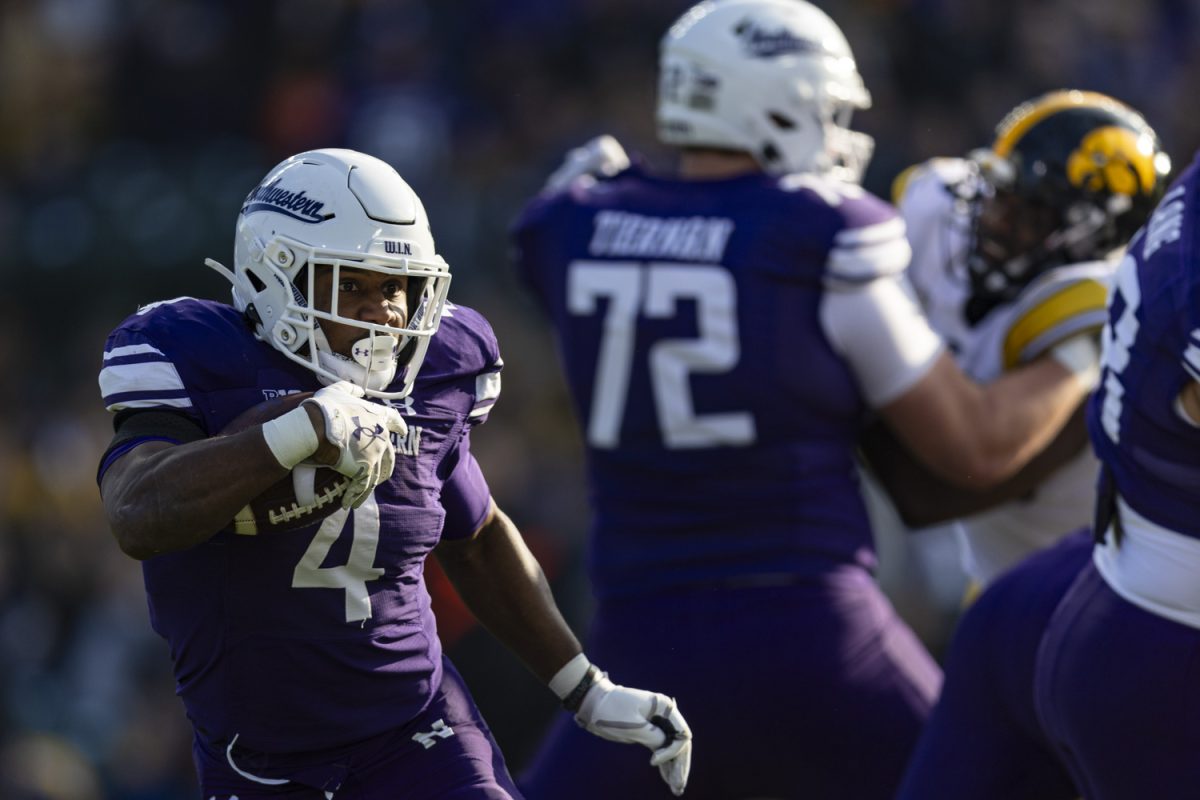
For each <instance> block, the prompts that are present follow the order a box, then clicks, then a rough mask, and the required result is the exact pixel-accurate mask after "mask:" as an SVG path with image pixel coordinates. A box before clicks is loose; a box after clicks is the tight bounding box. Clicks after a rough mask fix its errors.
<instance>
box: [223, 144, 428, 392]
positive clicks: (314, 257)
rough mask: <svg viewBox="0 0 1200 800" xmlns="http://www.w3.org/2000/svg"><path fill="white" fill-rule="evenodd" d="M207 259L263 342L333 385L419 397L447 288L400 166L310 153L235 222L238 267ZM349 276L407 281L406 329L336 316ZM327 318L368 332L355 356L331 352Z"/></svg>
mask: <svg viewBox="0 0 1200 800" xmlns="http://www.w3.org/2000/svg"><path fill="white" fill-rule="evenodd" d="M205 263H206V264H208V265H209V266H210V267H212V268H213V269H216V270H217V271H218V272H220V273H221V274H222V275H224V276H225V277H226V278H228V279H229V281H230V282H231V283H232V284H233V303H234V305H235V306H236V307H237V308H238V309H239V310H241V311H244V312H245V313H246V314H247V315H248V316H249V318H250V319H251V320H252V321H253V322H254V326H255V328H254V329H255V333H256V334H257V335H258V337H259V338H260V339H262V340H263V341H265V342H267V343H269V344H270V345H271V346H272V347H274V348H275V349H276V350H278V351H279V352H281V353H283V354H284V355H285V356H287V357H288V358H290V359H291V360H293V361H295V362H297V363H299V364H301V365H303V366H304V367H307V368H308V369H310V370H312V371H313V372H315V373H316V374H317V377H318V378H319V379H320V380H321V382H322V383H324V384H326V385H328V384H330V383H335V382H337V381H340V380H348V381H351V382H353V383H355V384H357V385H359V386H361V387H362V388H363V390H364V391H365V392H366V393H367V394H368V395H371V396H373V397H382V398H392V399H398V398H402V397H405V396H407V395H408V393H409V392H411V391H412V387H413V382H414V381H415V380H416V376H417V371H418V370H419V369H420V366H421V362H422V361H423V360H424V359H425V352H426V350H427V349H428V348H429V340H430V337H432V336H433V334H434V333H435V332H436V331H437V328H438V323H439V322H440V321H441V318H442V310H443V308H444V306H445V302H446V290H447V288H448V287H449V284H450V267H449V266H448V265H447V264H446V262H445V261H444V260H443V259H442V257H441V256H439V255H437V253H436V252H435V250H434V244H433V235H432V234H431V232H430V230H429V219H428V217H427V216H426V215H425V208H424V206H422V204H421V199H420V198H419V197H417V195H416V193H415V192H414V191H413V190H412V189H411V188H410V187H409V185H408V184H407V183H405V182H404V180H403V179H402V178H401V177H400V176H399V175H398V174H397V173H396V170H394V169H392V168H391V167H390V166H388V165H387V164H386V163H384V162H383V161H380V160H379V159H377V158H374V157H373V156H368V155H365V154H363V153H359V152H356V151H353V150H336V149H326V150H311V151H308V152H305V153H300V154H299V155H295V156H292V157H291V158H289V159H287V160H286V161H284V162H282V163H280V164H279V165H277V166H276V167H275V168H274V169H272V170H271V171H270V172H269V173H267V176H266V177H265V178H263V180H262V182H261V183H260V184H259V185H258V186H256V187H255V188H254V190H253V191H251V192H250V194H249V195H248V196H247V197H246V202H245V204H244V205H243V206H242V210H241V212H240V213H239V214H238V222H237V233H236V237H235V241H234V248H233V270H232V271H231V270H230V269H229V268H227V267H225V266H223V265H222V264H219V263H218V262H216V261H214V260H212V259H207V260H206V261H205ZM316 266H324V267H328V268H330V269H332V270H333V274H332V283H331V286H332V296H331V297H329V298H327V302H319V303H318V302H314V301H315V297H314V292H315V272H316V270H315V269H312V268H311V267H316ZM342 268H353V269H357V270H369V271H371V272H377V273H382V274H384V275H396V276H405V277H406V278H407V279H408V287H407V292H406V297H407V305H408V307H407V309H405V310H406V312H407V313H406V314H405V315H404V317H405V320H406V323H405V327H404V328H394V327H390V326H387V325H381V324H375V323H370V322H364V321H361V320H357V319H351V318H349V317H345V316H341V315H340V314H339V313H338V287H339V285H340V283H341V280H340V278H339V271H340V270H341V269H342ZM316 306H325V307H328V309H329V310H328V311H322V310H319V308H317V307H316ZM322 321H328V322H333V323H338V324H340V325H348V326H351V327H355V328H359V329H361V330H362V331H363V338H362V339H360V340H359V341H357V342H356V343H355V344H354V347H353V349H352V350H353V352H352V354H351V356H346V355H343V354H340V353H335V352H333V351H332V350H331V349H330V347H329V342H328V340H327V339H326V336H325V334H324V333H323V332H322V330H321V322H322ZM397 372H399V380H396V378H397ZM393 384H394V385H393Z"/></svg>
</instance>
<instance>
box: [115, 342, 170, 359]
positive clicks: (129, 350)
mask: <svg viewBox="0 0 1200 800" xmlns="http://www.w3.org/2000/svg"><path fill="white" fill-rule="evenodd" d="M143 353H156V354H158V355H160V356H161V355H163V351H162V350H159V349H158V348H157V347H155V346H154V345H150V344H126V345H122V346H121V347H114V348H113V349H112V350H105V351H104V360H105V361H108V360H109V359H110V358H122V357H124V356H137V355H141V354H143Z"/></svg>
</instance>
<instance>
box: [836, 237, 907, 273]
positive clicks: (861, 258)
mask: <svg viewBox="0 0 1200 800" xmlns="http://www.w3.org/2000/svg"><path fill="white" fill-rule="evenodd" d="M911 258H912V249H911V248H910V247H909V246H908V241H907V240H906V239H904V238H903V237H901V238H899V239H889V240H888V241H885V242H881V243H879V244H874V245H869V246H866V247H855V248H853V249H845V248H841V247H834V248H833V249H832V250H830V251H829V261H828V262H827V264H826V272H827V274H828V275H829V277H831V278H836V279H841V280H845V281H853V282H861V281H869V280H874V279H875V278H878V277H881V276H883V275H895V274H897V273H900V272H903V271H904V269H905V268H906V267H907V266H908V262H909V259H911Z"/></svg>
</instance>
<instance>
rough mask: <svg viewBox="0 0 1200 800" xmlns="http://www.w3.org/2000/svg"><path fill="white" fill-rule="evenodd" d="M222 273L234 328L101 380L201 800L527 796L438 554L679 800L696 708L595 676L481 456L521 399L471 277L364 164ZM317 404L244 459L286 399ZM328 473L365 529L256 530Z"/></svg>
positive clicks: (114, 466) (292, 177)
mask: <svg viewBox="0 0 1200 800" xmlns="http://www.w3.org/2000/svg"><path fill="white" fill-rule="evenodd" d="M209 263H210V266H213V267H214V268H215V269H218V270H219V271H220V272H222V273H223V274H224V275H225V276H226V277H228V278H229V279H230V281H231V282H232V284H233V304H232V305H228V304H224V303H218V302H212V301H207V300H197V299H193V298H188V297H183V298H176V299H174V300H167V301H165V302H161V303H155V304H152V305H149V306H146V307H144V308H142V309H140V310H139V311H138V312H137V313H136V314H134V315H133V316H131V317H130V318H128V319H127V320H125V321H124V322H123V323H121V325H120V326H119V327H117V329H116V330H115V331H114V332H113V333H112V334H111V336H110V337H109V339H108V342H107V345H106V348H105V352H104V364H103V369H102V371H101V373H100V388H101V391H102V394H103V396H104V402H105V404H106V405H107V407H108V408H109V410H111V411H113V412H115V414H116V417H115V429H116V435H115V437H114V439H113V443H112V445H111V447H110V448H109V449H108V451H107V452H106V454H105V455H104V458H103V461H102V463H101V466H100V485H101V492H102V495H103V499H104V507H105V510H106V512H107V515H108V520H109V523H110V525H111V527H112V531H113V534H114V535H115V537H116V539H117V541H118V543H119V544H120V546H121V548H122V550H124V551H125V552H126V553H127V554H129V555H130V556H132V557H133V558H136V559H139V560H141V561H142V566H143V572H144V575H145V584H146V592H147V596H148V599H149V604H150V614H151V619H152V622H153V625H154V628H155V630H156V631H157V632H158V633H159V634H161V635H162V636H163V637H164V638H165V639H166V640H167V641H168V643H169V644H170V649H171V657H172V660H173V662H174V669H175V676H176V680H177V684H178V692H179V694H180V696H181V697H182V699H183V702H184V705H185V707H186V708H187V713H188V716H189V718H190V719H191V721H192V723H193V725H194V727H195V739H194V756H195V763H196V767H197V770H198V773H199V779H200V786H201V790H202V796H203V797H205V798H220V800H232V798H241V800H247V799H248V798H265V797H271V798H279V797H287V798H296V800H308V798H311V799H312V800H331V799H333V798H338V797H342V796H346V797H353V798H361V799H362V800H371V799H376V798H377V799H382V798H395V797H397V796H400V795H403V796H404V797H405V798H435V797H436V798H451V797H453V798H517V797H520V794H519V793H518V791H517V789H516V788H515V787H514V785H513V782H512V779H511V778H510V776H509V775H508V772H507V768H506V767H505V764H504V759H503V757H502V756H501V754H500V752H499V750H498V749H497V747H496V743H495V741H494V740H493V738H492V736H491V733H490V732H489V730H488V728H487V725H486V724H485V723H484V721H483V719H482V718H481V716H480V714H479V711H478V710H477V709H476V707H475V704H474V702H473V701H472V699H471V697H470V694H469V693H468V691H467V689H466V687H465V686H464V685H463V682H462V679H461V678H460V677H459V675H458V673H457V672H456V671H455V669H454V667H453V665H452V664H451V663H450V662H449V661H447V660H446V659H445V658H444V656H443V655H442V651H441V645H440V644H439V642H438V637H437V630H436V625H435V623H434V618H433V616H432V614H431V612H430V606H429V595H428V594H427V592H426V590H425V585H424V580H423V576H422V567H423V564H424V561H425V558H426V557H427V556H428V555H429V554H430V553H433V554H434V555H436V556H437V557H438V559H439V561H440V562H441V565H442V566H443V568H444V569H445V572H446V574H447V575H449V576H450V578H451V579H452V580H453V581H454V583H455V585H456V587H457V588H458V590H459V592H460V593H461V595H462V596H463V598H464V599H465V600H466V602H467V603H468V605H469V606H470V607H471V609H472V610H473V611H474V613H475V614H476V615H477V616H478V617H479V619H480V620H481V621H482V622H483V623H484V624H485V625H487V626H488V628H489V629H490V630H491V631H492V632H493V633H494V634H495V635H497V636H498V637H499V638H500V639H501V640H502V641H503V642H504V643H505V644H507V645H508V646H509V647H510V648H511V649H512V650H513V651H514V652H515V653H516V654H517V655H519V656H520V657H521V658H522V659H523V660H524V661H525V662H526V664H527V665H528V666H529V667H530V669H531V670H532V671H533V672H534V673H535V674H537V675H538V676H539V677H540V678H542V679H543V680H545V681H546V682H547V683H548V684H549V686H550V688H551V689H552V690H553V691H555V692H556V693H558V695H559V696H560V697H561V698H563V700H564V702H565V705H566V706H567V707H568V708H569V709H571V710H572V711H573V712H574V713H575V719H576V721H577V722H578V723H579V725H581V726H583V728H586V729H587V730H589V731H591V732H593V733H595V734H597V735H599V736H604V737H606V738H608V739H612V740H615V741H621V742H637V743H641V744H643V745H646V746H647V747H649V748H651V749H652V750H653V755H652V763H653V764H655V765H658V766H659V770H660V772H661V773H662V775H663V777H664V779H665V780H666V781H667V782H668V784H669V785H670V788H671V789H672V790H673V791H674V792H675V793H677V794H678V793H679V792H681V791H682V790H683V787H684V785H685V783H686V780H687V772H688V765H689V763H690V758H691V741H690V732H689V730H688V727H687V724H686V722H685V721H684V719H683V717H682V716H681V715H680V714H679V711H678V709H677V708H676V707H675V704H674V702H673V701H672V700H671V699H670V698H668V697H665V696H663V695H660V694H653V693H650V692H644V691H641V690H636V689H627V688H624V687H621V686H617V685H615V684H613V682H612V681H610V680H609V679H608V678H607V676H606V675H605V673H603V672H600V671H599V670H598V669H597V668H596V667H594V666H592V665H591V663H590V661H589V660H588V659H587V658H586V657H585V656H584V655H583V654H582V652H581V649H580V647H579V644H578V642H577V641H576V639H575V637H574V636H573V635H572V634H571V632H570V630H569V629H568V628H567V627H566V625H565V623H564V622H563V620H562V618H561V616H560V615H559V613H558V610H557V608H556V607H555V605H554V601H553V599H552V597H551V595H550V592H549V589H548V586H547V584H546V581H545V578H544V576H543V575H542V572H541V569H540V568H539V567H538V565H537V563H536V561H534V559H533V557H532V556H531V555H530V553H529V551H528V550H527V549H526V547H525V545H524V543H523V542H522V540H521V537H520V534H519V532H518V531H517V529H516V528H515V527H514V525H513V524H512V522H511V521H510V520H509V519H508V518H507V517H506V516H505V515H504V513H503V512H502V511H500V510H499V509H498V508H497V507H496V505H495V503H494V502H493V501H492V499H491V496H490V494H489V491H488V486H487V482H486V480H485V479H484V477H483V475H482V474H481V472H480V469H479V465H478V464H477V463H476V461H475V459H474V458H473V457H472V455H471V450H470V432H471V429H472V428H473V427H474V426H476V425H479V424H481V423H483V422H484V421H485V420H486V419H487V418H488V414H489V412H490V410H491V408H492V405H493V404H494V403H495V402H496V399H497V397H498V395H499V393H500V368H501V359H500V354H499V350H498V347H497V343H496V340H495V337H494V336H493V334H492V330H491V328H490V327H489V325H488V323H487V322H486V320H485V319H484V318H483V317H482V316H480V315H479V314H478V313H476V312H475V311H472V310H471V309H468V308H465V307H463V306H455V305H453V304H451V303H450V302H449V301H448V300H447V299H446V291H447V286H448V283H449V280H450V272H449V268H448V266H447V265H446V263H445V261H444V260H443V259H442V258H441V257H440V256H439V255H438V254H437V252H436V250H435V248H434V242H433V238H432V235H431V233H430V229H429V221H428V219H427V217H426V215H425V211H424V208H423V207H422V204H421V201H420V200H419V198H418V197H417V195H416V194H415V193H413V191H412V190H411V189H410V188H409V186H408V185H407V184H406V183H405V182H404V181H403V180H402V179H401V178H400V176H399V175H397V174H396V172H395V170H393V169H392V168H391V167H389V166H388V165H386V164H384V163H383V162H382V161H379V160H378V159H376V158H373V157H370V156H367V155H364V154H361V153H357V152H353V151H349V150H332V149H331V150H315V151H310V152H305V153H301V154H299V155H297V156H294V157H292V158H290V159H288V160H286V161H284V162H283V163H281V164H279V165H278V166H277V167H275V168H274V169H272V170H271V172H270V173H269V174H268V175H267V176H266V178H265V179H264V180H263V181H262V183H261V184H259V185H258V186H257V187H256V188H255V189H254V190H253V191H252V192H251V193H250V195H249V196H248V197H247V198H246V201H245V204H244V205H243V206H242V209H241V212H240V213H239V215H238V221H237V231H236V241H235V247H234V262H233V269H232V270H230V269H228V268H226V267H224V266H222V265H220V264H218V263H216V262H211V261H210V262H209ZM305 392H312V393H313V394H312V395H311V397H309V398H307V399H305V400H304V401H303V403H302V404H300V405H298V406H297V407H296V408H294V409H293V410H290V411H287V412H286V413H284V414H282V415H280V416H277V417H276V418H274V419H269V420H268V421H266V422H261V423H259V424H254V425H252V426H251V427H248V428H246V429H244V430H242V431H241V432H237V433H229V434H226V435H222V433H221V432H222V431H223V430H224V429H225V427H226V426H227V425H228V423H229V422H230V421H231V420H234V419H235V418H236V417H238V416H239V415H241V414H242V413H243V412H245V411H246V410H247V409H249V408H253V407H255V406H256V405H258V404H260V403H261V402H263V400H264V398H270V397H279V396H286V395H289V394H293V393H305ZM318 465H324V466H328V467H331V468H332V469H334V470H336V471H337V472H339V473H341V474H342V475H344V476H346V478H348V479H349V481H348V486H347V488H346V489H345V490H344V495H343V498H342V507H341V508H339V509H337V510H336V511H334V512H333V513H332V514H331V515H329V516H327V517H325V518H324V519H322V520H320V521H317V522H314V523H313V524H310V525H308V526H306V527H302V528H300V529H298V530H291V531H288V532H277V533H274V534H269V533H260V534H258V535H240V534H239V533H238V532H237V531H236V530H235V527H234V526H233V525H232V524H231V522H232V520H233V519H234V517H235V515H238V514H239V512H240V511H242V509H244V508H245V507H246V506H247V504H248V503H250V502H251V501H252V500H253V499H254V498H255V497H257V496H259V495H260V493H262V492H263V490H264V489H266V488H267V487H269V486H271V485H272V484H275V483H276V482H278V481H280V480H281V479H283V478H285V476H287V475H288V473H289V471H293V475H296V476H299V475H300V474H301V472H302V470H301V468H305V469H309V468H311V467H314V466H318ZM309 471H310V473H311V470H309ZM295 484H296V486H297V492H296V494H297V502H298V503H300V504H303V503H305V502H306V501H305V499H303V498H302V492H301V490H300V487H301V486H302V485H303V481H301V480H298V479H297V480H296V481H295ZM310 486H311V479H310ZM242 513H243V514H244V513H245V512H242ZM641 768H642V769H644V767H641ZM664 791H665V789H664Z"/></svg>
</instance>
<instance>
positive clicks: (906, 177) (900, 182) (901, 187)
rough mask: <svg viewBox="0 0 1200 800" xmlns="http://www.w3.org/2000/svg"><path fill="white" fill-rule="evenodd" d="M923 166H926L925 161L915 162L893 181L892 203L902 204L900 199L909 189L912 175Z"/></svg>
mask: <svg viewBox="0 0 1200 800" xmlns="http://www.w3.org/2000/svg"><path fill="white" fill-rule="evenodd" d="M923 166H925V163H924V162H922V163H920V164H913V165H912V166H910V167H905V168H904V170H903V171H902V172H901V173H900V174H899V175H897V176H896V177H895V179H894V180H893V181H892V205H894V206H898V205H900V200H901V199H902V198H903V197H904V192H905V190H906V189H908V182H909V181H910V180H911V179H912V176H913V175H914V174H915V173H916V171H917V170H919V169H920V168H921V167H923Z"/></svg>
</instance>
